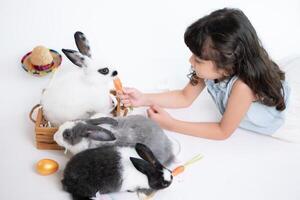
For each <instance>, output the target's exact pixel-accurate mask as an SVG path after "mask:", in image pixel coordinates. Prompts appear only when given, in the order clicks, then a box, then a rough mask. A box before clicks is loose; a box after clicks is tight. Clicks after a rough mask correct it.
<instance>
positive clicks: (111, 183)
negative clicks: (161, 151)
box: [62, 136, 173, 200]
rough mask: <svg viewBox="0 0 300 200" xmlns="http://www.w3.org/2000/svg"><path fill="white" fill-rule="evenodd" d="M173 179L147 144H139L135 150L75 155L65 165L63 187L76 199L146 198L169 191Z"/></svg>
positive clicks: (96, 150)
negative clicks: (136, 194) (109, 195)
mask: <svg viewBox="0 0 300 200" xmlns="http://www.w3.org/2000/svg"><path fill="white" fill-rule="evenodd" d="M108 137H110V136H108ZM139 157H140V158H139ZM172 180H173V176H172V172H171V171H170V170H168V169H167V168H165V167H164V166H163V165H162V164H161V163H160V162H159V161H158V160H157V159H156V158H155V156H154V154H153V153H152V151H151V150H150V149H149V148H148V147H147V146H146V145H144V144H141V143H137V144H136V145H135V147H117V146H108V147H104V146H103V147H98V148H94V149H88V150H85V151H83V152H80V153H78V154H76V155H74V156H73V157H72V158H71V159H70V161H69V162H68V163H67V165H66V168H65V170H64V177H63V180H62V184H63V188H64V190H65V191H67V192H69V193H70V194H71V195H72V197H73V199H74V200H75V199H76V200H88V199H91V198H93V199H94V198H95V196H97V195H96V194H97V193H100V194H106V193H112V192H125V191H127V192H135V191H136V192H139V193H142V194H144V195H143V196H147V195H149V194H151V193H153V192H154V191H156V190H160V189H164V188H167V187H168V186H170V184H171V183H172Z"/></svg>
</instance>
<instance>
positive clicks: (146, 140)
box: [54, 115, 175, 165]
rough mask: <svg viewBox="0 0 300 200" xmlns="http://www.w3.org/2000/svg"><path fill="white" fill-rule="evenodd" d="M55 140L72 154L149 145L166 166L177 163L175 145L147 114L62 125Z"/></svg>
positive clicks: (71, 122)
mask: <svg viewBox="0 0 300 200" xmlns="http://www.w3.org/2000/svg"><path fill="white" fill-rule="evenodd" d="M54 140H55V141H56V142H57V143H58V144H59V145H60V146H62V147H64V148H65V149H66V150H69V151H70V152H71V153H72V154H76V153H78V152H80V151H83V150H86V149H90V148H96V147H99V146H110V145H116V146H119V147H134V146H135V144H136V143H143V144H145V145H147V146H148V147H149V148H150V149H151V150H152V151H153V152H154V154H155V155H156V157H157V159H158V160H159V161H160V162H161V163H163V164H164V165H168V164H170V163H171V162H172V161H174V158H175V157H174V149H173V148H174V145H173V143H172V141H171V140H170V139H169V138H168V136H167V135H166V134H165V132H164V131H163V130H162V128H160V126H159V125H158V124H157V123H156V122H154V121H153V120H151V119H149V118H147V117H145V116H143V115H129V116H126V117H116V118H113V117H100V118H95V119H87V120H76V121H68V122H65V123H64V124H62V125H61V126H60V127H59V129H58V131H57V132H56V133H55V135H54Z"/></svg>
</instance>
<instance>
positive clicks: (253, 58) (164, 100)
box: [118, 8, 290, 140]
mask: <svg viewBox="0 0 300 200" xmlns="http://www.w3.org/2000/svg"><path fill="white" fill-rule="evenodd" d="M184 40H185V43H186V45H187V46H188V48H189V49H190V50H191V52H192V56H191V57H190V60H189V61H190V63H191V67H192V73H191V74H189V78H190V81H189V83H188V84H187V85H186V86H185V87H184V88H183V89H181V90H176V91H169V92H164V93H155V94H145V93H142V92H140V91H138V90H137V89H134V88H124V91H123V92H118V96H119V97H120V99H121V101H122V103H123V104H124V105H125V106H133V107H138V106H150V108H149V109H148V110H147V112H148V116H149V117H150V118H151V119H152V120H154V121H156V122H157V123H158V124H159V125H160V126H161V127H162V128H165V129H167V130H170V131H174V132H179V133H183V134H188V135H193V136H197V137H202V138H208V139H215V140H223V139H226V138H228V137H229V136H230V135H231V134H232V133H233V132H234V130H235V129H236V128H237V127H241V128H244V129H247V130H250V131H254V132H257V133H261V134H273V133H274V132H275V131H276V130H277V129H278V128H279V127H280V126H282V125H283V123H284V113H285V112H284V110H285V109H286V107H287V103H288V99H289V93H290V89H289V86H288V85H287V83H286V82H285V73H284V72H283V71H281V70H280V69H279V67H278V65H277V64H276V63H274V62H273V61H272V60H271V59H270V58H269V56H268V54H267V52H266V51H265V49H264V48H263V47H262V45H261V43H260V41H259V39H258V36H257V34H256V31H255V29H254V28H253V26H252V24H251V23H250V21H249V19H248V18H247V17H246V16H245V14H244V13H243V12H242V11H240V10H237V9H228V8H225V9H221V10H217V11H214V12H212V13H211V14H209V15H207V16H205V17H203V18H200V19H199V20H197V21H196V22H194V23H193V24H192V25H190V26H189V27H188V28H187V30H186V32H185V34H184ZM205 87H207V90H208V92H209V94H210V95H211V97H212V99H213V100H214V102H215V104H216V105H217V107H218V109H219V111H220V112H221V114H222V119H221V121H220V122H218V123H210V122H186V121H180V120H177V119H174V118H173V117H171V116H170V115H169V114H168V113H167V112H166V111H165V110H164V109H162V107H164V108H184V107H188V106H190V105H191V104H192V102H193V101H194V100H195V99H196V98H197V97H198V95H199V94H200V93H201V91H203V89H204V88H205Z"/></svg>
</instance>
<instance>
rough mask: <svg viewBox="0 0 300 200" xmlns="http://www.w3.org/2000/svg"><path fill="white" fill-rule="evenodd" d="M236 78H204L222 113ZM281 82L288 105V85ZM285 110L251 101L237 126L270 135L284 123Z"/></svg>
mask: <svg viewBox="0 0 300 200" xmlns="http://www.w3.org/2000/svg"><path fill="white" fill-rule="evenodd" d="M237 79H238V77H236V76H233V77H231V78H229V79H226V80H223V81H220V82H218V83H215V81H214V80H208V79H206V80H204V81H205V84H206V86H207V90H208V93H209V94H210V95H211V97H212V98H213V100H214V102H215V104H216V105H217V107H218V109H219V111H220V113H221V114H222V115H223V114H224V112H225V109H226V105H227V101H228V98H229V95H230V92H231V89H232V86H233V84H234V83H235V81H236V80H237ZM282 84H283V89H284V99H285V102H286V105H287V107H288V102H289V96H290V87H289V85H288V84H287V82H286V81H283V82H282ZM286 110H287V109H285V110H284V111H278V110H276V108H275V107H270V106H266V105H263V104H261V103H260V102H253V103H252V105H251V106H250V108H249V110H248V112H247V113H246V115H245V116H244V118H243V119H242V121H241V123H240V125H239V127H240V128H243V129H246V130H250V131H253V132H256V133H261V134H266V135H272V134H273V133H275V132H276V130H277V129H279V128H280V127H281V126H282V125H283V124H284V120H285V111H286Z"/></svg>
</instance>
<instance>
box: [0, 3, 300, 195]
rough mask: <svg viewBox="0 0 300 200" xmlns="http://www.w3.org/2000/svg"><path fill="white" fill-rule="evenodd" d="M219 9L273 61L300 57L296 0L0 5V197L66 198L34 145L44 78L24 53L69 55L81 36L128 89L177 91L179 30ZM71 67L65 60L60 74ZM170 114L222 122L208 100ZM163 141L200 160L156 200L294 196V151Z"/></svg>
mask: <svg viewBox="0 0 300 200" xmlns="http://www.w3.org/2000/svg"><path fill="white" fill-rule="evenodd" d="M223 7H236V8H240V9H242V10H243V11H244V13H245V14H246V15H247V16H248V17H249V19H250V21H251V22H252V24H253V25H254V27H255V28H256V30H257V33H258V35H259V37H260V39H261V40H262V43H263V44H264V46H265V48H266V49H267V51H268V52H269V54H270V56H271V57H272V58H273V59H274V60H275V61H282V60H289V59H290V58H293V57H295V56H299V55H300V47H299V45H300V37H299V35H300V1H299V0H286V1H274V0H273V1H247V2H246V1H229V0H227V1H225V0H223V1H221V0H220V1H217V0H210V1H200V0H185V1H174V0H173V1H171V0H164V1H158V0H152V1H145V0H127V1H121V0H120V1H115V0H107V1H104V0H98V1H96V0H95V1H74V0H73V1H71V0H68V1H67V0H66V1H58V0H51V1H41V0H28V1H17V0H0V28H1V29H0V30H1V32H0V49H1V51H0V62H1V65H0V69H1V72H0V81H1V82H0V91H1V97H0V102H1V103H0V130H1V138H0V159H1V161H0V199H3V200H4V199H5V200H15V199H43V200H47V199H49V200H50V199H57V200H58V199H68V198H69V196H68V194H67V193H65V192H63V191H62V190H61V185H60V182H59V181H60V179H61V173H62V170H63V166H64V164H65V162H66V157H65V156H64V155H63V154H62V152H59V151H40V150H37V149H36V148H35V146H34V125H33V123H32V122H31V121H30V120H29V118H28V114H29V111H30V109H31V108H32V107H33V106H34V105H35V104H36V103H39V99H40V94H41V91H42V89H43V88H44V87H46V85H47V83H48V81H49V78H50V76H46V77H43V78H37V77H33V76H31V75H29V74H27V73H26V72H25V71H23V70H22V68H21V65H20V60H21V57H22V56H23V55H24V54H25V53H27V52H29V51H31V50H32V48H33V47H35V46H37V45H40V44H42V45H45V46H47V47H48V48H51V49H55V50H58V51H59V52H61V51H60V49H61V48H73V49H74V48H75V43H74V39H73V34H74V32H75V31H77V30H80V31H82V32H84V33H85V34H86V35H87V37H88V39H89V40H90V44H91V47H92V51H93V57H94V58H95V59H96V60H98V61H99V63H101V62H105V63H107V64H108V65H111V66H114V67H116V68H118V71H119V73H120V77H121V78H122V80H123V83H124V84H125V85H126V86H134V87H137V88H139V89H141V90H144V91H147V90H161V89H174V88H180V87H183V86H184V85H185V84H186V83H187V78H186V74H187V73H188V70H189V63H188V58H189V56H190V52H189V50H188V48H186V46H185V44H184V41H183V34H184V31H185V29H186V27H187V26H188V25H190V24H191V23H192V22H193V21H195V20H197V19H198V18H200V17H202V16H204V15H206V14H209V13H210V12H211V11H213V10H215V9H219V8H223ZM72 67H75V66H73V65H72V64H71V63H70V62H69V61H68V60H67V59H66V58H65V57H64V58H63V63H62V68H72ZM170 112H171V113H172V115H174V116H175V117H177V118H180V119H183V120H194V121H213V120H218V119H219V118H220V116H219V114H218V112H217V110H216V108H215V106H214V105H213V103H212V102H211V100H210V99H209V97H208V96H207V94H206V93H204V94H203V95H201V97H199V98H198V99H197V101H196V102H195V103H194V104H193V106H192V107H191V108H187V109H181V110H170ZM299 130H300V129H299ZM168 134H169V135H170V136H171V137H173V138H176V139H177V140H179V141H180V143H181V148H182V149H181V152H180V155H179V160H181V161H186V160H188V159H190V158H191V157H193V156H194V155H195V154H198V153H202V154H203V155H204V156H205V158H204V159H203V160H202V161H201V162H199V163H197V164H195V165H194V166H191V167H190V168H189V169H188V170H187V171H186V172H185V173H184V174H183V175H182V176H180V177H178V178H177V179H175V180H174V184H172V185H171V187H170V188H168V189H167V190H165V191H162V192H160V193H158V194H157V195H156V199H180V200H181V199H200V198H201V199H205V200H212V199H230V200H235V199H236V200H238V199H249V200H250V199H251V200H252V199H256V200H257V199H260V200H266V199H272V200H283V199H289V200H299V199H300V190H299V185H300V173H299V169H300V151H299V150H300V147H299V145H294V144H288V143H284V142H281V141H277V140H274V139H271V138H267V137H263V136H259V135H255V134H251V133H246V132H245V131H242V130H237V131H236V133H235V134H233V136H232V137H231V138H229V139H228V140H226V141H221V142H220V141H209V140H204V139H201V138H193V137H188V136H183V135H179V134H176V133H170V132H168ZM42 158H52V159H55V160H56V161H58V162H59V164H60V165H61V168H60V170H59V172H58V173H56V174H54V175H51V176H46V177H44V176H39V175H38V174H37V173H36V172H35V170H34V166H35V163H36V162H37V161H38V160H39V159H42ZM134 197H135V196H132V195H130V196H128V195H125V194H124V196H123V197H120V196H118V195H117V196H116V197H115V198H118V199H126V198H127V199H132V198H134Z"/></svg>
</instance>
